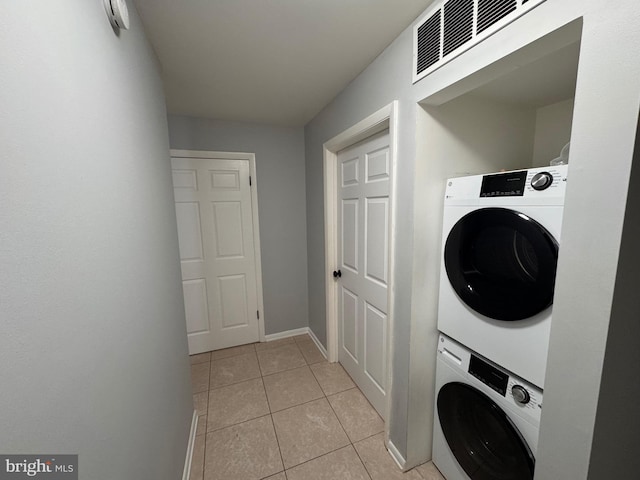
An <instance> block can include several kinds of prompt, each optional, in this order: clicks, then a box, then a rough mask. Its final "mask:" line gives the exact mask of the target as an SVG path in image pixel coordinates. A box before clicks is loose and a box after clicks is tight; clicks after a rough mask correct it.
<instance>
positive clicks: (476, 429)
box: [437, 382, 535, 480]
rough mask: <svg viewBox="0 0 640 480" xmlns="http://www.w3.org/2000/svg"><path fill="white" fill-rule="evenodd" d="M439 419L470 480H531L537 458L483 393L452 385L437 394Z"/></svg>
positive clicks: (513, 427)
mask: <svg viewBox="0 0 640 480" xmlns="http://www.w3.org/2000/svg"><path fill="white" fill-rule="evenodd" d="M437 409H438V418H439V420H440V426H441V427H442V433H443V434H444V437H445V439H446V441H447V444H448V445H449V448H450V449H451V451H452V453H453V455H454V456H455V458H456V460H457V461H458V463H459V464H460V466H461V467H462V469H463V470H464V471H465V473H466V474H467V475H468V476H469V478H470V479H471V480H496V479H500V480H532V479H533V470H534V466H535V459H534V458H533V454H532V453H531V450H530V449H529V446H528V445H527V444H526V442H525V440H524V438H523V437H522V435H521V434H520V432H519V431H518V429H517V428H516V426H515V425H514V424H513V422H512V421H511V420H510V419H509V417H508V416H507V415H506V414H505V413H504V411H503V410H502V409H501V408H500V407H499V406H498V405H496V404H495V403H494V402H493V401H492V400H491V399H490V398H489V397H487V396H486V395H485V394H484V393H482V392H480V391H479V390H476V389H475V388H473V387H472V386H470V385H467V384H464V383H459V382H452V383H447V384H446V385H444V386H443V387H442V388H441V389H440V391H439V392H438V402H437Z"/></svg>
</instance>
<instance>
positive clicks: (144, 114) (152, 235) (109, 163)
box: [0, 0, 193, 480]
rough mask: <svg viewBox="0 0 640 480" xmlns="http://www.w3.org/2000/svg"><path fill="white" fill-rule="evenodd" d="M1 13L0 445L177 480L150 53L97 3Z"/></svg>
mask: <svg viewBox="0 0 640 480" xmlns="http://www.w3.org/2000/svg"><path fill="white" fill-rule="evenodd" d="M2 6H3V14H2V16H0V58H2V62H1V63H0V90H1V91H2V92H3V93H2V108H0V145H2V161H0V225H2V227H1V228H0V318H1V319H2V332H3V333H2V335H1V336H0V365H1V366H2V368H0V385H2V388H1V393H0V407H1V408H0V425H2V429H1V430H0V452H2V453H35V454H38V453H42V454H47V453H49V454H51V453H77V454H79V462H80V471H79V473H80V478H83V479H99V480H102V479H105V478H114V479H115V478H117V479H138V478H139V479H143V478H144V479H146V478H154V479H167V480H169V479H171V480H175V479H177V478H180V477H181V475H182V469H183V466H184V460H185V454H186V447H187V442H188V434H189V429H190V425H191V418H192V414H193V401H192V395H191V385H190V377H189V359H188V356H187V341H186V331H185V321H184V311H183V300H182V290H181V285H180V266H179V263H178V243H177V235H176V223H175V217H174V216H173V215H171V214H170V213H171V212H172V211H173V194H172V188H171V178H170V166H169V158H168V148H169V145H168V141H167V140H168V139H167V124H166V114H165V105H164V97H163V92H162V84H161V81H160V78H159V75H158V69H157V65H156V63H155V60H154V56H153V53H152V51H151V49H150V48H149V45H148V44H147V42H146V40H145V38H144V34H143V31H142V26H141V24H140V22H139V19H138V17H137V15H136V14H135V12H134V11H132V12H131V14H132V26H131V31H123V32H120V34H116V33H114V31H113V30H112V28H111V26H110V24H109V21H108V19H107V17H106V15H105V11H104V6H103V4H102V2H101V1H98V0H96V1H92V2H87V1H86V0H62V1H58V2H45V1H36V0H22V1H20V2H2ZM130 8H131V9H133V7H132V6H131V5H130Z"/></svg>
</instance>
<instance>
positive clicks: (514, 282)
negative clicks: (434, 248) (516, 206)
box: [444, 208, 558, 320]
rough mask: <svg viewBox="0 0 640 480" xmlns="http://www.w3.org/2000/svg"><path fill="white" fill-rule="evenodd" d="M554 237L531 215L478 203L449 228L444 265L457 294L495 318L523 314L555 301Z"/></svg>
mask: <svg viewBox="0 0 640 480" xmlns="http://www.w3.org/2000/svg"><path fill="white" fill-rule="evenodd" d="M557 261H558V243H557V242H556V240H555V239H554V238H553V236H552V235H551V234H550V233H549V232H548V231H547V230H546V229H545V228H544V227H543V226H542V225H540V224H539V223H538V222H536V221H535V220H534V219H532V218H531V217H529V216H527V215H525V214H523V213H520V212H517V211H515V210H508V209H506V208H482V209H479V210H474V211H473V212H471V213H469V214H467V215H465V216H464V217H462V218H461V219H460V220H459V221H458V222H457V223H456V224H455V225H454V226H453V228H452V229H451V231H450V233H449V236H448V237H447V241H446V243H445V249H444V265H445V269H446V271H447V276H448V277H449V281H450V282H451V286H452V287H453V289H454V290H455V292H456V293H457V294H458V296H459V297H460V299H461V300H462V301H463V302H464V303H466V304H467V305H468V306H469V307H471V308H472V309H473V310H475V311H476V312H478V313H481V314H482V315H485V316H487V317H489V318H493V319H496V320H523V319H525V318H529V317H532V316H534V315H536V314H537V313H540V312H541V311H543V310H544V309H546V308H547V307H549V306H550V305H551V304H552V303H553V290H554V287H555V277H556V264H557Z"/></svg>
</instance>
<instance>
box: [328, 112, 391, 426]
mask: <svg viewBox="0 0 640 480" xmlns="http://www.w3.org/2000/svg"><path fill="white" fill-rule="evenodd" d="M397 122H398V102H397V101H393V102H392V103H390V104H389V105H387V106H385V107H383V108H381V109H380V110H378V111H377V112H375V113H373V114H371V115H369V116H368V117H367V118H365V119H364V120H361V121H360V122H358V123H356V124H355V125H353V126H352V127H350V128H348V129H347V130H345V131H344V132H342V133H340V134H339V135H336V136H335V137H333V138H332V139H331V140H329V141H327V142H326V143H325V144H324V145H323V158H324V254H325V255H324V258H325V291H326V312H327V313H326V315H327V359H328V360H329V361H330V362H337V361H338V285H337V282H335V281H334V279H333V277H332V275H331V272H332V271H333V270H335V268H336V266H337V264H338V243H337V226H338V220H337V219H338V202H337V195H338V186H337V179H338V163H337V159H338V155H337V153H338V151H340V150H343V149H344V148H346V147H349V146H351V145H353V144H355V143H358V142H359V141H361V140H364V139H365V138H367V137H370V136H371V135H373V134H376V133H378V132H381V131H383V130H386V129H389V151H390V155H391V160H390V163H391V183H390V185H389V201H390V202H391V211H390V219H389V266H388V268H389V272H390V275H389V288H388V294H387V295H388V297H387V301H388V303H387V305H388V308H387V315H388V317H387V318H388V323H387V353H388V355H387V363H388V365H387V395H386V398H387V407H386V410H387V411H386V418H387V419H388V418H390V416H389V413H390V412H389V406H390V402H389V398H390V394H391V388H392V386H393V382H392V378H391V368H389V367H390V365H389V364H390V363H391V361H392V358H393V354H392V351H391V345H392V342H391V332H393V306H394V289H393V284H394V258H395V241H394V237H395V217H396V215H395V209H396V201H395V200H396V199H395V196H396V184H395V182H396V160H397V148H398V142H397V136H398V126H397Z"/></svg>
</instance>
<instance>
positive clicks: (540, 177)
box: [531, 172, 553, 190]
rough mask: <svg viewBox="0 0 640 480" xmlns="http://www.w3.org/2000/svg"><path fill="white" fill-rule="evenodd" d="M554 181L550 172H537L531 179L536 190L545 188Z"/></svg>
mask: <svg viewBox="0 0 640 480" xmlns="http://www.w3.org/2000/svg"><path fill="white" fill-rule="evenodd" d="M552 183H553V175H551V174H550V173H549V172H540V173H536V174H535V175H534V176H533V178H532V179H531V186H532V187H533V189H534V190H544V189H546V188H549V187H550V186H551V184H552Z"/></svg>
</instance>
